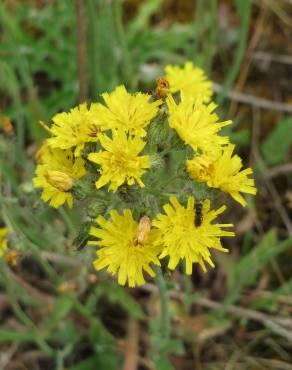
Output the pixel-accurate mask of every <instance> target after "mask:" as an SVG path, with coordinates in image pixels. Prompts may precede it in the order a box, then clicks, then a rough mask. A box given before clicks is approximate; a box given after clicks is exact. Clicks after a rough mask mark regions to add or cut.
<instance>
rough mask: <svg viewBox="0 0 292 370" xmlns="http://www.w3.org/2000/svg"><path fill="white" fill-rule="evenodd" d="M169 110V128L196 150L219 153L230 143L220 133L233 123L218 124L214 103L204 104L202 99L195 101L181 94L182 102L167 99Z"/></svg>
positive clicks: (170, 97) (171, 98) (170, 98)
mask: <svg viewBox="0 0 292 370" xmlns="http://www.w3.org/2000/svg"><path fill="white" fill-rule="evenodd" d="M166 102H167V105H168V109H169V126H170V127H172V128H174V129H175V130H176V132H177V133H178V135H179V136H180V138H181V139H182V140H183V141H184V142H185V143H186V144H188V145H190V146H191V147H192V148H193V149H194V150H198V149H200V150H202V151H204V152H214V151H218V147H220V146H221V145H222V144H226V143H227V142H228V140H229V139H228V137H225V136H219V135H218V132H219V131H220V129H221V128H222V127H224V126H226V125H230V124H231V121H224V122H218V116H217V114H216V113H212V112H213V111H214V109H215V108H216V105H215V104H214V103H210V104H208V105H205V104H203V102H202V100H201V99H200V98H198V99H196V100H193V99H192V98H191V97H190V96H189V95H184V94H181V102H180V103H179V104H176V103H175V101H174V99H173V97H172V96H171V95H170V96H168V97H167V99H166Z"/></svg>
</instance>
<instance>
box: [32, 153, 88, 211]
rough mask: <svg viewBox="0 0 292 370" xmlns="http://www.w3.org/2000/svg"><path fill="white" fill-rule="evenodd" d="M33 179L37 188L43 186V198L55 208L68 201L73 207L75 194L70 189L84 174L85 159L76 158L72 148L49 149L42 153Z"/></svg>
mask: <svg viewBox="0 0 292 370" xmlns="http://www.w3.org/2000/svg"><path fill="white" fill-rule="evenodd" d="M35 173H36V176H35V177H34V179H33V186H34V187H35V188H42V189H43V191H42V196H41V198H42V199H43V201H45V202H49V204H50V206H52V207H54V208H58V207H60V206H61V205H62V204H64V203H65V202H67V204H68V206H69V207H70V208H71V207H72V204H73V196H72V194H71V192H70V190H71V189H72V187H73V184H74V181H75V180H77V179H79V178H80V177H82V176H84V175H85V173H86V170H85V168H84V160H83V159H82V158H76V159H74V157H73V154H72V151H71V150H61V149H51V150H50V149H49V150H48V151H47V152H46V153H44V154H42V162H41V164H38V165H37V167H36V171H35Z"/></svg>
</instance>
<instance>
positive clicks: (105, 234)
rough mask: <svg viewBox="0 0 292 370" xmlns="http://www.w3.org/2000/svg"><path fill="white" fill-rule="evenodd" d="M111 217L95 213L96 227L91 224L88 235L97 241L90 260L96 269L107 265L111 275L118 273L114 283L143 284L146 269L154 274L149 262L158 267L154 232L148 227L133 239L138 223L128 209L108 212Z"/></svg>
mask: <svg viewBox="0 0 292 370" xmlns="http://www.w3.org/2000/svg"><path fill="white" fill-rule="evenodd" d="M110 216H111V220H106V219H105V218H104V217H102V216H99V217H98V218H97V219H96V221H97V223H98V225H99V228H96V227H92V228H91V230H90V234H91V235H92V236H94V237H96V238H99V239H100V240H99V241H91V242H89V243H90V244H93V245H94V244H97V245H98V246H99V247H100V248H99V249H98V250H97V252H96V254H97V257H98V258H97V260H96V261H95V262H94V267H95V268H96V270H101V269H103V268H107V271H108V272H109V273H110V274H112V275H116V274H117V275H118V283H119V284H120V285H125V284H126V282H128V284H129V286H130V287H134V286H136V285H142V284H144V283H145V279H144V276H143V272H144V271H146V272H147V273H148V274H149V275H150V276H151V277H153V276H154V275H155V273H154V271H153V269H152V268H151V266H150V264H151V263H153V264H154V265H157V266H159V265H160V262H159V259H158V257H157V255H158V254H159V253H160V247H159V246H157V239H158V231H157V230H148V232H147V235H144V237H143V238H141V241H140V242H138V241H137V235H138V234H139V233H141V230H139V224H138V223H137V222H136V221H135V220H134V219H133V216H132V213H131V211H130V210H129V209H126V210H124V212H123V215H119V214H118V212H117V211H116V210H112V211H110Z"/></svg>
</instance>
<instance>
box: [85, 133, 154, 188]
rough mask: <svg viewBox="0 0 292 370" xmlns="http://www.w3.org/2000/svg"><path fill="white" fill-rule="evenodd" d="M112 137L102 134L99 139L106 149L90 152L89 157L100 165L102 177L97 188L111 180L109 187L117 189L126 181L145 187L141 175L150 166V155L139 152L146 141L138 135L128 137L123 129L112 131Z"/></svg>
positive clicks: (129, 183)
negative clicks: (142, 154) (140, 154)
mask: <svg viewBox="0 0 292 370" xmlns="http://www.w3.org/2000/svg"><path fill="white" fill-rule="evenodd" d="M112 136H113V137H112V139H110V138H109V137H108V136H106V135H101V136H100V138H99V140H100V143H101V145H102V147H103V148H104V149H105V150H104V151H100V152H98V153H90V154H89V155H88V159H89V160H90V161H92V162H94V163H97V164H99V165H100V169H99V172H100V174H101V176H100V178H99V179H98V181H97V182H96V187H97V189H99V188H101V187H102V186H104V185H105V184H107V183H108V182H110V187H109V189H110V190H112V191H114V192H115V191H116V190H117V188H118V187H119V186H120V185H122V184H123V183H124V182H127V184H128V185H133V184H134V183H135V181H136V182H137V183H138V184H139V185H140V186H141V187H143V186H144V184H143V182H142V180H141V176H142V175H143V173H144V172H145V169H146V168H149V167H150V160H149V156H148V155H144V156H139V155H138V154H139V153H140V152H141V150H142V149H143V148H144V146H145V142H144V141H143V140H142V139H141V138H139V137H138V136H135V137H132V136H129V137H127V134H126V133H125V131H123V130H115V131H113V132H112Z"/></svg>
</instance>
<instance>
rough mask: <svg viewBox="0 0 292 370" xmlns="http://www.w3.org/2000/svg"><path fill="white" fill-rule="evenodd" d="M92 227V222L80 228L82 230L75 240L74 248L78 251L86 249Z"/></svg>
mask: <svg viewBox="0 0 292 370" xmlns="http://www.w3.org/2000/svg"><path fill="white" fill-rule="evenodd" d="M90 227H91V223H90V222H85V223H84V224H82V225H81V226H80V230H79V233H78V235H77V236H76V238H75V239H74V240H73V246H75V248H76V250H77V251H81V250H82V249H84V248H85V247H86V245H87V242H88V239H89V236H88V234H89V230H90Z"/></svg>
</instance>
